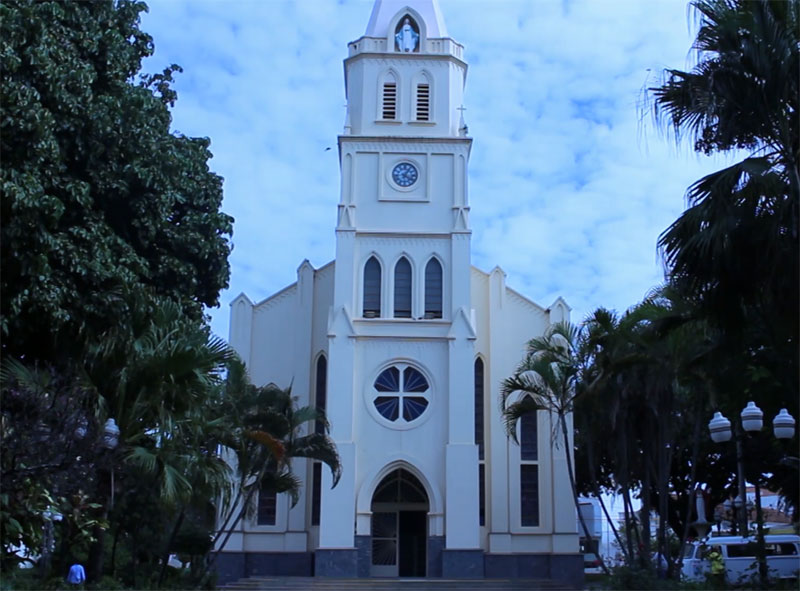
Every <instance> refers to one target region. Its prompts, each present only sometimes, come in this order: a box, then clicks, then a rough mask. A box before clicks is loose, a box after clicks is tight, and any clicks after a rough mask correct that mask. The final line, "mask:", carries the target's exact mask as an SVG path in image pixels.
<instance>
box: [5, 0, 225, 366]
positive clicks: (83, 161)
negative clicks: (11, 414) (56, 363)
mask: <svg viewBox="0 0 800 591" xmlns="http://www.w3.org/2000/svg"><path fill="white" fill-rule="evenodd" d="M146 9H147V7H146V5H145V4H144V3H143V2H137V1H133V0H97V1H94V2H62V1H56V0H53V1H33V0H8V1H7V2H3V3H2V4H1V5H0V27H1V28H0V37H1V38H2V41H1V43H2V45H1V46H0V60H1V61H0V66H1V67H0V84H1V85H2V86H1V87H2V94H1V96H0V101H1V102H0V109H2V116H1V117H0V152H1V153H2V155H3V166H2V209H1V210H0V218H1V219H2V228H1V230H0V241H1V242H2V245H3V246H2V255H1V256H0V267H2V269H3V273H2V276H1V277H0V289H2V293H3V298H2V302H1V303H0V309H1V310H2V319H1V320H0V330H2V349H3V353H4V354H5V355H14V356H16V357H18V358H23V357H24V358H25V359H27V360H28V361H30V360H33V359H45V360H50V361H53V360H59V359H62V360H63V358H64V357H67V358H73V359H74V358H75V357H77V356H78V352H79V351H80V348H81V347H82V346H83V345H84V344H85V343H92V342H96V341H97V340H98V338H99V336H98V335H100V334H101V333H103V332H105V331H106V330H107V329H108V327H110V326H114V325H116V324H117V323H118V322H119V321H120V319H124V318H125V311H126V310H125V304H126V300H125V298H123V297H119V294H120V293H128V292H138V293H140V294H142V295H144V296H148V297H149V296H150V295H151V294H152V295H154V296H160V297H164V298H167V299H169V300H172V301H174V302H176V303H177V304H178V305H179V306H180V308H181V309H182V310H183V312H184V313H185V314H186V315H187V316H188V317H190V318H192V319H194V320H195V321H197V322H201V321H202V313H203V306H215V305H217V303H218V297H219V292H220V290H221V289H223V288H225V287H227V284H228V276H229V267H228V262H227V257H228V254H229V252H230V242H229V238H230V235H231V227H232V226H231V224H232V218H230V217H229V216H227V215H225V214H224V213H222V212H220V211H219V208H220V205H221V202H222V179H221V178H220V177H219V176H217V175H216V174H214V173H212V172H210V171H209V168H208V160H209V158H210V157H211V153H210V152H209V150H208V147H209V140H208V139H204V138H191V137H185V136H182V135H179V134H176V133H173V132H171V131H170V121H171V117H170V112H169V107H170V106H172V105H173V104H174V102H175V100H176V94H175V92H174V91H173V90H172V89H171V87H170V83H171V81H172V75H173V73H174V72H176V71H180V68H179V67H178V66H171V67H170V68H168V69H167V70H165V71H164V72H163V73H162V74H156V75H145V76H140V77H139V79H138V81H137V80H136V76H137V74H138V73H139V71H140V69H141V62H142V59H144V58H145V57H147V56H149V55H151V54H152V53H153V41H152V39H151V37H150V36H149V35H147V34H146V33H144V32H143V31H141V30H140V29H139V14H140V13H141V11H143V10H146Z"/></svg>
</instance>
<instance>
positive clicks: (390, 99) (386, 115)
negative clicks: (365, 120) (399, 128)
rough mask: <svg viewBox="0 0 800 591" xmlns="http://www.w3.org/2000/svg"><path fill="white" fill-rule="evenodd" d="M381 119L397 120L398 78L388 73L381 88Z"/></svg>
mask: <svg viewBox="0 0 800 591" xmlns="http://www.w3.org/2000/svg"><path fill="white" fill-rule="evenodd" d="M381 92H382V95H381V119H384V120H388V121H393V120H395V119H397V77H396V76H395V75H394V74H393V73H392V72H387V73H386V75H385V76H384V77H383V84H382V86H381Z"/></svg>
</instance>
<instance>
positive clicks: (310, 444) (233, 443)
mask: <svg viewBox="0 0 800 591" xmlns="http://www.w3.org/2000/svg"><path fill="white" fill-rule="evenodd" d="M296 403H297V399H296V398H294V397H292V390H291V386H290V387H289V388H286V389H282V388H279V387H277V386H275V385H274V384H269V385H267V386H263V387H257V386H254V385H252V384H251V383H250V380H249V378H248V376H247V372H246V370H245V367H244V365H243V364H242V363H241V361H239V360H238V359H237V360H234V361H232V362H231V363H230V364H229V371H228V378H227V384H226V407H225V408H226V410H225V413H226V415H227V416H228V417H229V420H230V421H231V423H232V425H233V428H232V429H231V431H230V432H229V434H228V437H226V438H225V440H224V445H225V446H226V447H227V449H228V450H229V451H230V453H231V454H232V456H233V457H232V458H231V459H235V462H236V473H237V479H236V480H237V483H236V494H235V496H234V497H233V498H232V499H231V501H230V502H229V503H227V504H225V505H223V506H222V511H221V512H220V515H221V518H220V526H219V529H218V532H217V534H216V536H215V538H214V540H213V544H214V546H215V550H214V552H213V554H212V556H211V559H210V560H209V562H208V564H207V566H206V575H207V574H208V573H210V572H211V570H212V568H213V565H214V563H215V562H216V559H217V557H218V556H219V553H220V552H221V551H222V550H223V549H224V547H225V545H226V544H227V542H228V540H229V539H230V537H231V535H232V534H233V531H234V530H235V529H236V526H237V525H238V523H239V522H240V521H241V520H242V519H243V518H244V517H245V516H246V515H248V514H249V512H251V511H252V509H253V507H254V501H255V499H256V494H257V493H258V492H259V491H261V490H270V491H273V492H276V493H288V494H289V495H290V497H291V499H292V505H293V506H294V504H296V503H297V501H298V499H299V489H300V486H301V481H300V480H299V479H298V478H297V476H296V475H295V474H294V473H293V472H292V469H291V460H292V459H293V458H308V459H312V460H318V461H321V462H323V463H325V464H327V466H328V467H329V468H330V470H331V474H332V476H333V486H336V484H337V483H338V482H339V478H340V477H341V471H342V466H341V462H340V460H339V455H338V453H337V451H336V446H335V445H334V443H333V441H332V440H331V439H330V437H328V435H327V431H328V422H327V420H326V419H325V415H324V412H323V411H321V410H320V409H317V408H314V407H309V406H303V407H297V406H296ZM316 421H320V422H321V424H322V425H324V427H325V429H324V432H323V433H317V432H315V430H314V429H308V427H307V426H308V425H313V424H315V422H316Z"/></svg>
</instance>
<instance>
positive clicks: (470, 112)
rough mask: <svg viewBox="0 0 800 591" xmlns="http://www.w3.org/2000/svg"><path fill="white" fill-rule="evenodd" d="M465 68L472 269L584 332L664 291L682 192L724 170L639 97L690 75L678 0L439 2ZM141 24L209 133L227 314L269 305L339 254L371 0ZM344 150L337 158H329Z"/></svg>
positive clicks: (187, 11)
mask: <svg viewBox="0 0 800 591" xmlns="http://www.w3.org/2000/svg"><path fill="white" fill-rule="evenodd" d="M439 3H440V6H441V10H442V13H443V15H444V20H445V23H446V25H447V28H448V32H449V34H450V36H452V37H453V38H454V39H456V40H457V41H459V42H460V43H462V44H464V45H465V57H466V60H467V62H468V63H469V73H468V76H467V92H466V100H465V107H466V108H467V111H466V113H465V118H466V122H467V124H468V125H469V129H470V135H471V136H472V137H473V138H474V144H473V151H472V156H471V162H470V201H471V206H472V214H471V222H472V227H473V237H472V253H473V258H472V260H473V264H474V265H476V266H478V267H479V268H481V269H483V270H486V271H488V270H491V269H492V268H493V267H494V266H495V265H499V266H500V267H502V268H503V269H504V270H505V272H506V273H507V275H508V280H507V281H508V284H509V285H510V286H511V287H513V288H515V289H517V290H518V291H520V292H522V293H523V294H525V295H527V296H528V297H530V298H531V299H533V300H534V301H536V302H538V303H540V304H542V305H545V306H547V305H549V304H550V303H551V302H552V301H553V300H554V299H555V298H556V297H557V296H559V295H561V296H563V297H564V298H565V299H566V300H567V302H568V303H569V304H570V305H571V306H572V307H573V316H572V318H573V320H574V321H579V320H582V319H583V318H584V317H585V316H586V315H587V314H589V313H590V312H591V311H592V310H593V309H595V308H597V307H599V306H605V307H607V308H613V309H616V310H618V311H623V310H625V309H626V308H628V307H629V306H631V305H633V304H635V303H636V302H637V301H639V300H641V298H642V297H643V296H644V294H645V293H646V292H647V291H648V290H649V289H650V288H651V287H652V286H654V285H656V284H658V283H659V282H660V281H661V280H662V278H663V273H662V269H661V265H660V262H659V259H658V256H657V252H656V241H657V239H658V235H659V234H660V233H661V232H662V231H663V230H664V229H665V228H666V227H667V226H668V225H669V224H670V223H671V222H672V221H673V220H674V219H675V218H676V217H677V216H678V215H679V214H680V212H681V211H682V209H683V207H684V192H685V190H686V187H687V186H688V185H689V184H691V182H692V181H694V180H696V179H698V178H699V177H701V176H702V175H703V174H706V173H707V172H710V171H711V170H713V169H714V168H717V167H719V166H721V164H722V163H721V162H720V161H719V160H716V161H714V160H709V159H707V158H705V157H702V156H697V155H695V154H694V153H693V152H692V151H691V150H690V149H689V146H683V147H680V148H679V147H676V146H675V144H674V142H672V141H671V139H670V138H669V137H666V136H664V135H663V134H662V133H660V132H659V130H658V128H657V127H656V126H655V125H654V124H653V122H652V118H651V116H650V113H649V111H648V110H647V107H646V104H645V96H644V89H645V88H647V87H648V86H653V85H655V83H657V81H658V80H659V77H660V76H661V72H662V71H663V69H664V68H681V69H685V68H689V67H691V65H692V63H693V61H692V60H693V59H694V58H693V56H692V55H691V54H690V52H689V48H690V45H691V40H692V32H693V31H694V24H693V23H694V21H693V18H692V17H691V15H690V13H688V12H687V7H686V2H684V1H683V0H629V1H625V0H439ZM149 4H150V12H149V14H145V15H143V18H142V29H143V30H145V31H147V32H148V33H150V34H151V35H152V36H153V38H154V41H155V46H156V53H155V55H154V56H153V57H152V58H150V59H148V60H147V61H146V62H145V70H147V71H157V70H161V69H162V68H163V67H165V66H166V65H168V64H171V63H177V64H179V65H181V66H182V67H183V68H184V73H183V74H180V75H178V79H177V83H176V85H175V88H176V90H177V91H178V97H179V98H178V102H177V104H176V106H175V108H174V110H173V127H174V129H175V130H176V131H179V132H181V133H183V134H186V135H190V136H207V137H210V138H211V150H212V152H213V153H214V158H213V160H212V161H211V167H212V169H213V170H214V171H215V172H216V173H218V174H220V175H221V176H223V177H224V179H225V185H224V186H225V201H224V205H223V209H224V211H226V212H227V213H229V214H231V215H233V216H234V217H235V218H236V223H235V225H234V236H233V243H234V251H233V254H232V256H231V259H230V262H231V280H230V289H229V290H227V291H226V292H223V294H222V296H221V304H222V305H221V307H220V308H218V309H216V310H212V311H211V316H212V328H213V329H214V331H215V332H216V333H217V334H219V335H220V336H223V337H227V336H228V314H229V307H228V304H229V302H230V301H231V300H232V299H233V298H234V297H235V296H236V295H237V294H239V293H240V292H245V293H246V294H247V295H248V296H250V298H251V299H253V300H255V301H259V300H261V299H263V298H265V297H267V296H269V295H270V294H272V293H274V292H275V291H278V290H279V289H281V288H283V287H285V286H286V285H288V284H290V283H292V282H293V281H294V280H295V279H296V269H297V267H298V265H299V264H300V263H301V262H302V260H303V259H304V258H307V259H309V261H311V264H312V265H314V266H315V267H320V266H322V265H324V264H325V263H327V262H328V261H330V260H331V259H333V257H334V254H335V252H334V249H335V239H334V238H335V236H334V225H335V222H336V204H337V202H338V199H339V181H338V178H339V168H338V154H337V150H336V137H337V135H338V134H340V133H341V132H342V127H343V123H344V115H345V112H344V104H345V97H344V83H343V67H342V60H343V59H344V57H345V56H346V53H347V43H348V42H349V41H352V40H355V39H357V38H358V37H360V36H361V35H363V34H364V31H365V29H366V25H367V21H368V20H369V16H370V12H371V10H372V0H150V2H149ZM329 147H330V148H332V149H330V150H328V149H327V148H329Z"/></svg>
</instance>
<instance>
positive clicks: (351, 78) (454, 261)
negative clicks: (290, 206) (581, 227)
mask: <svg viewBox="0 0 800 591" xmlns="http://www.w3.org/2000/svg"><path fill="white" fill-rule="evenodd" d="M463 51H464V48H463V47H462V46H461V45H460V44H459V43H457V42H456V41H454V40H453V39H451V38H450V37H449V36H448V33H447V29H446V27H445V24H444V19H443V18H442V15H441V12H440V10H439V5H438V2H437V0H376V2H375V5H374V7H373V10H372V14H371V16H370V19H369V23H368V25H367V30H366V32H365V34H364V36H362V37H361V38H359V39H357V40H355V41H353V42H351V43H349V44H348V57H347V58H346V59H345V60H344V74H345V91H346V96H347V116H346V121H345V126H344V131H343V133H342V135H341V136H339V158H340V169H341V198H340V201H339V205H338V218H337V226H336V264H335V272H334V290H333V300H332V303H331V307H330V314H329V319H328V351H329V364H328V368H329V369H328V382H327V383H328V384H329V386H328V388H329V389H328V401H329V402H328V405H327V413H328V418H329V419H330V422H331V425H332V432H331V436H332V438H333V439H334V441H335V443H336V445H337V448H338V450H339V453H340V455H341V459H342V464H343V476H342V478H341V480H340V482H339V485H338V486H337V487H336V488H335V489H331V488H330V484H331V482H330V476H329V475H328V474H327V473H325V476H324V479H323V486H322V491H323V492H322V509H321V522H320V530H319V546H318V548H319V549H318V550H317V558H316V565H317V566H316V568H317V573H318V574H321V575H331V576H354V575H355V572H354V571H353V569H356V570H357V571H358V572H359V573H361V574H362V576H363V573H365V572H370V573H372V574H374V575H378V574H392V572H394V571H392V569H391V568H390V567H392V566H393V565H396V566H397V568H396V569H395V570H396V571H397V572H394V574H398V573H399V574H402V573H403V569H404V564H403V560H404V558H403V556H402V555H401V554H400V553H399V552H400V551H399V550H398V554H397V556H395V557H394V558H392V557H391V556H388V557H387V556H381V557H380V558H378V557H376V556H375V554H374V553H377V552H379V551H380V552H384V550H386V549H387V548H391V547H398V548H402V547H403V544H404V541H403V538H402V536H401V535H400V534H397V535H400V537H396V538H395V539H394V546H392V544H391V543H387V544H384V546H380V545H375V544H376V543H377V541H376V540H377V539H378V538H380V539H381V540H383V541H384V542H386V541H387V540H388V541H389V542H391V537H390V536H389V537H387V535H388V534H386V533H385V531H380V532H379V531H378V530H377V529H376V522H377V518H378V515H380V516H381V518H382V519H384V518H386V517H387V516H389V518H388V520H389V522H391V520H392V519H394V518H392V517H391V513H392V511H393V509H392V507H393V506H392V505H386V503H385V502H381V503H378V504H376V503H377V501H376V499H377V498H378V496H377V495H378V493H376V492H375V490H376V487H377V488H380V487H378V482H394V481H395V480H396V479H397V478H400V477H399V476H397V474H404V475H405V476H403V477H402V478H400V480H397V481H398V482H399V481H403V482H405V481H409V480H408V479H410V478H413V479H414V482H416V483H417V485H418V488H419V489H420V490H421V491H422V490H424V494H423V493H420V494H421V495H422V496H424V497H427V501H426V503H427V504H428V505H427V506H428V511H427V513H426V514H424V515H423V518H422V520H421V522H420V523H421V525H414V524H410V522H409V523H406V524H405V525H404V524H403V521H402V519H403V518H402V513H401V512H399V510H398V511H397V516H398V517H397V519H396V520H395V522H394V523H396V527H395V530H396V531H399V532H403V531H409V530H410V529H414V532H415V534H414V535H418V536H421V535H424V536H426V538H427V543H426V544H425V546H424V547H427V548H429V549H433V550H431V551H430V553H429V554H428V555H425V553H423V555H422V556H416V557H415V558H414V560H415V561H416V562H415V565H416V566H414V568H415V569H420V568H421V569H422V570H417V571H415V572H417V573H421V574H422V575H423V576H424V575H427V576H436V574H437V572H438V573H439V575H441V576H449V575H453V576H463V575H464V573H465V572H467V573H468V574H471V575H474V576H483V552H482V550H480V542H479V524H478V500H479V499H478V451H477V446H476V445H475V440H474V412H473V369H472V368H473V363H474V341H475V338H476V333H475V326H474V325H475V320H474V313H473V311H472V309H471V305H470V273H471V264H470V235H471V231H470V226H469V201H468V193H467V166H468V161H469V154H470V148H471V145H472V139H471V138H469V137H468V136H467V127H466V125H465V124H464V120H463V116H462V113H463V106H462V103H463V95H464V86H465V82H466V74H467V64H466V63H465V62H464V60H463ZM391 470H395V471H396V474H395V473H392V472H391ZM393 474H394V475H393ZM469 475H472V477H470V476H469ZM393 478H395V480H392V479H393ZM403 479H405V480H403ZM415 486H416V485H415ZM420 506H424V505H420ZM379 507H380V508H379ZM379 511H380V513H378V512H379ZM354 520H355V532H354V531H353V522H354ZM415 523H416V522H415ZM404 528H405V529H404ZM434 550H435V552H434ZM434 554H435V556H434ZM392 560H395V562H391V561H392ZM409 560H410V559H409ZM378 562H380V563H378ZM417 563H420V564H421V565H422V566H419V565H418V564H417ZM405 568H408V565H406V566H405ZM387 569H388V570H387ZM465 569H466V570H465ZM409 572H410V571H409Z"/></svg>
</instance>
